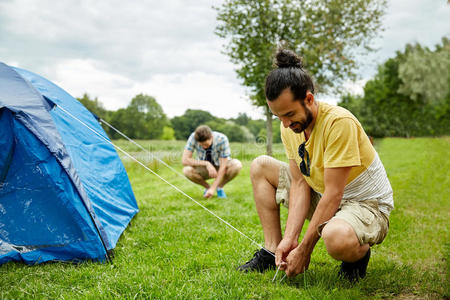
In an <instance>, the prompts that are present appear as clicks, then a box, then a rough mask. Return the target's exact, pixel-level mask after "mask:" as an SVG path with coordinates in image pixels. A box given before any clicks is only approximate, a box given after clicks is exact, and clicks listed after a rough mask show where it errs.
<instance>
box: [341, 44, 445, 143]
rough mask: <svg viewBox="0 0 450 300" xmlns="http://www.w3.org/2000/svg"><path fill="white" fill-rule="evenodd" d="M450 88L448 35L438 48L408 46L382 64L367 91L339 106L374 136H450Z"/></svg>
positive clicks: (351, 97)
mask: <svg viewBox="0 0 450 300" xmlns="http://www.w3.org/2000/svg"><path fill="white" fill-rule="evenodd" d="M449 86H450V40H449V39H448V38H443V39H442V43H441V44H438V45H436V47H435V49H434V50H430V49H429V48H426V47H422V46H421V45H419V44H415V45H407V46H406V47H405V49H404V51H402V52H401V51H398V52H397V54H396V56H395V57H393V58H390V59H388V60H387V61H386V62H385V63H384V64H382V65H380V66H379V67H378V73H377V74H376V75H375V78H374V79H372V80H369V81H368V82H367V83H366V84H365V86H364V95H362V96H353V95H346V96H344V97H342V99H341V101H340V103H339V105H340V106H343V107H345V108H347V109H349V110H350V111H351V112H353V114H355V116H356V117H357V118H358V119H359V120H360V122H361V124H362V125H363V127H364V129H365V130H366V132H367V134H368V135H371V136H374V137H385V136H401V137H410V136H438V135H448V134H450V117H449V113H450V89H449Z"/></svg>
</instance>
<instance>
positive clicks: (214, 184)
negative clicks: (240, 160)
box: [211, 164, 227, 189]
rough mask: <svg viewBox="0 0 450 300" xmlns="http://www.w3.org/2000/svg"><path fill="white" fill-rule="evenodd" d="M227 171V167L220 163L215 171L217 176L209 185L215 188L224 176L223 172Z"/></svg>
mask: <svg viewBox="0 0 450 300" xmlns="http://www.w3.org/2000/svg"><path fill="white" fill-rule="evenodd" d="M226 172H227V167H226V165H224V164H221V165H220V167H219V170H218V171H217V177H216V179H214V182H213V183H212V185H211V187H213V188H215V189H217V187H218V186H219V184H220V182H221V181H222V179H223V177H224V176H225V173H226Z"/></svg>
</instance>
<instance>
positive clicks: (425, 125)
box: [78, 37, 450, 143]
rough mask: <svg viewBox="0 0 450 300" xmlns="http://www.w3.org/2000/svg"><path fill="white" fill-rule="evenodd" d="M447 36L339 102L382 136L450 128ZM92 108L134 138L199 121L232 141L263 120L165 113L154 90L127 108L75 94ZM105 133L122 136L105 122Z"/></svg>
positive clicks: (252, 132)
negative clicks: (114, 107)
mask: <svg viewBox="0 0 450 300" xmlns="http://www.w3.org/2000/svg"><path fill="white" fill-rule="evenodd" d="M449 86H450V40H449V39H448V38H445V37H444V38H443V39H442V43H441V44H438V45H436V47H435V49H434V50H430V49H429V48H427V47H422V46H421V45H420V44H415V45H407V46H406V47H405V49H404V51H398V52H397V54H396V55H395V57H393V58H390V59H388V60H387V61H386V62H385V63H383V64H381V65H380V66H379V67H378V72H377V74H376V75H375V78H373V79H371V80H369V81H367V83H366V84H365V86H364V94H363V95H350V94H348V95H344V96H342V98H341V100H340V102H339V103H338V105H340V106H343V107H345V108H347V109H349V110H350V111H351V112H352V113H353V114H354V115H355V116H356V117H357V118H358V119H359V120H360V122H361V124H362V125H363V127H364V129H365V130H366V132H367V134H368V135H370V136H374V137H386V136H399V137H411V136H440V135H449V134H450V117H449V114H450V88H449ZM78 100H80V102H81V103H83V105H84V106H86V108H87V109H89V110H90V111H91V112H92V113H94V114H95V115H97V116H98V117H100V118H102V119H104V120H105V121H107V122H108V123H110V124H111V125H112V126H114V127H115V128H117V129H118V130H120V131H121V132H123V133H124V134H125V135H127V136H128V137H130V138H133V139H162V140H174V139H177V140H186V139H187V138H188V136H189V134H190V133H191V132H192V131H194V129H195V128H196V127H197V126H198V125H200V124H207V125H209V126H210V127H211V128H212V129H213V130H216V131H220V132H223V133H224V134H226V135H227V136H228V138H229V140H230V141H231V142H253V141H260V142H262V141H264V140H266V138H267V134H266V133H267V131H266V121H265V120H262V119H258V120H253V119H251V118H250V117H249V116H248V115H247V114H245V113H239V115H238V117H237V118H234V119H223V118H218V117H216V116H214V115H212V114H211V113H209V112H207V111H203V110H193V109H188V110H186V111H185V113H184V114H183V115H181V116H177V117H174V118H172V119H169V118H168V117H167V116H166V114H165V113H164V111H163V109H162V108H161V106H160V105H159V104H158V102H157V101H156V99H155V98H154V97H152V96H148V95H143V94H139V95H137V96H135V97H134V98H133V99H132V100H131V102H130V103H129V104H128V106H127V107H126V108H121V109H118V110H116V111H109V110H106V109H105V108H104V107H103V105H102V103H101V102H100V101H98V99H97V98H95V99H90V97H89V96H88V95H87V94H84V95H83V97H82V98H79V99H78ZM279 126H280V122H279V121H278V120H277V119H275V120H273V121H272V127H273V128H274V129H275V130H273V133H272V138H273V142H275V143H279V142H281V138H280V131H279V129H278V128H279ZM103 127H104V129H105V130H106V132H107V133H108V135H109V136H110V137H111V138H113V139H115V138H121V136H120V135H119V134H118V133H116V132H115V131H113V130H112V129H110V128H109V127H107V126H105V125H104V126H103Z"/></svg>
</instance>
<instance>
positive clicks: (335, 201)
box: [301, 192, 342, 252]
mask: <svg viewBox="0 0 450 300" xmlns="http://www.w3.org/2000/svg"><path fill="white" fill-rule="evenodd" d="M341 200H342V196H340V195H331V194H330V193H327V192H325V193H324V194H323V196H322V198H321V199H320V201H319V204H318V205H317V207H316V209H315V211H314V214H313V216H312V218H311V220H310V222H309V225H308V229H307V230H306V233H305V236H304V237H303V240H302V242H301V243H302V244H303V246H304V247H305V248H306V249H308V250H309V251H310V252H312V250H313V249H314V246H315V245H316V243H317V241H318V240H319V238H320V236H319V234H318V232H317V228H318V227H319V225H321V224H323V223H325V222H327V221H329V220H330V219H331V218H332V217H333V216H334V215H335V214H336V211H337V209H338V208H339V204H340V202H341Z"/></svg>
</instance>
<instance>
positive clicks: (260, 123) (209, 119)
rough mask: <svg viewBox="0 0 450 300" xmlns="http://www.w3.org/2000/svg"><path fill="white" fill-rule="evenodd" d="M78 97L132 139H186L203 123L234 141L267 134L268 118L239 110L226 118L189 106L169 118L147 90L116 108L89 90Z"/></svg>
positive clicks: (277, 135) (276, 136)
mask: <svg viewBox="0 0 450 300" xmlns="http://www.w3.org/2000/svg"><path fill="white" fill-rule="evenodd" d="M78 100H79V101H80V102H81V103H83V105H84V106H85V107H86V108H87V109H88V110H90V111H91V112H92V113H94V114H95V115H96V116H97V117H99V118H101V119H103V120H105V121H106V122H108V123H109V124H111V125H112V126H113V127H114V128H116V129H118V130H119V131H121V132H123V133H124V134H125V135H127V136H128V137H130V138H132V139H160V140H175V139H177V140H186V139H187V138H188V137H189V135H190V134H191V132H193V131H194V130H195V128H196V127H197V126H198V125H200V124H207V125H209V126H210V127H211V129H212V130H216V131H220V132H222V133H224V134H226V135H227V136H228V139H229V140H230V141H231V142H254V141H262V140H265V138H266V123H265V121H264V120H262V119H260V120H253V119H251V118H250V117H249V116H248V115H247V114H245V113H239V114H238V117H237V118H234V119H223V118H218V117H216V116H214V115H212V114H211V113H209V112H207V111H203V110H194V109H188V110H186V111H185V113H184V114H183V115H181V116H177V117H174V118H172V119H169V118H168V117H167V116H166V114H165V113H164V111H163V109H162V108H161V106H160V105H159V104H158V102H157V101H156V99H155V98H154V97H152V96H148V95H144V94H139V95H137V96H135V97H134V98H133V99H132V100H131V102H130V103H129V104H128V106H127V107H126V108H121V109H118V110H116V111H110V110H106V109H105V108H104V106H103V104H102V103H101V102H100V101H99V100H98V99H97V98H95V99H91V98H90V97H89V95H87V94H84V95H83V97H81V98H78ZM273 126H274V127H275V128H279V126H280V122H279V121H278V120H273ZM103 128H104V129H105V131H106V132H107V134H108V136H109V137H111V138H113V139H117V138H121V136H120V134H118V133H117V132H116V131H114V130H113V129H111V128H110V127H108V126H106V125H103ZM273 140H274V142H276V143H279V142H281V138H280V132H279V130H275V132H274V133H273Z"/></svg>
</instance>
